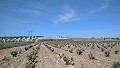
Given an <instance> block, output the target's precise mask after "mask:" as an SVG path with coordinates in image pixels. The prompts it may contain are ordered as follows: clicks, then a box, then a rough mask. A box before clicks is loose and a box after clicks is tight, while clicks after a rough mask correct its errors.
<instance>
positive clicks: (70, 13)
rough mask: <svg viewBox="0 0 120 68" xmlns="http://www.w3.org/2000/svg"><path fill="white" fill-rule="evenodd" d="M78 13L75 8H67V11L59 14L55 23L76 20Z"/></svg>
mask: <svg viewBox="0 0 120 68" xmlns="http://www.w3.org/2000/svg"><path fill="white" fill-rule="evenodd" d="M75 17H76V13H75V11H74V10H73V9H70V8H66V9H65V12H64V13H63V14H61V15H59V16H58V18H57V19H55V20H54V22H55V23H61V22H69V21H75V20H77V19H76V18H75Z"/></svg>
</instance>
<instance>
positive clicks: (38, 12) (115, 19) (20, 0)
mask: <svg viewBox="0 0 120 68" xmlns="http://www.w3.org/2000/svg"><path fill="white" fill-rule="evenodd" d="M30 30H32V33H33V35H42V36H69V37H120V0H0V36H5V35H6V36H19V35H20V36H22V35H29V33H28V31H30Z"/></svg>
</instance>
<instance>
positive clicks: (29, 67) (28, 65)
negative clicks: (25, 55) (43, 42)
mask: <svg viewBox="0 0 120 68" xmlns="http://www.w3.org/2000/svg"><path fill="white" fill-rule="evenodd" d="M25 68H35V64H34V63H33V62H31V61H30V62H27V63H26V65H25Z"/></svg>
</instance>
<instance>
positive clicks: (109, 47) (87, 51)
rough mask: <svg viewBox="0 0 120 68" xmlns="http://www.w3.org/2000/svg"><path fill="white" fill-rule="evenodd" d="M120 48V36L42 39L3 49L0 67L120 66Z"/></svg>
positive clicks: (106, 67)
mask: <svg viewBox="0 0 120 68" xmlns="http://www.w3.org/2000/svg"><path fill="white" fill-rule="evenodd" d="M1 46H3V45H1ZM15 51H16V52H17V54H16V55H14V54H12V53H15ZM119 51H120V41H119V40H103V39H61V40H60V39H59V40H44V41H42V40H39V41H38V42H34V43H29V44H26V45H25V46H19V47H12V48H7V49H1V50H0V68H120V52H119ZM113 63H114V64H113Z"/></svg>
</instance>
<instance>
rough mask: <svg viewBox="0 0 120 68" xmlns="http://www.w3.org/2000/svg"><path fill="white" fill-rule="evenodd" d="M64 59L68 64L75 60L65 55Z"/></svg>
mask: <svg viewBox="0 0 120 68" xmlns="http://www.w3.org/2000/svg"><path fill="white" fill-rule="evenodd" d="M63 60H64V61H65V62H66V65H69V64H71V63H72V62H73V58H72V57H66V56H64V57H63Z"/></svg>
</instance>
